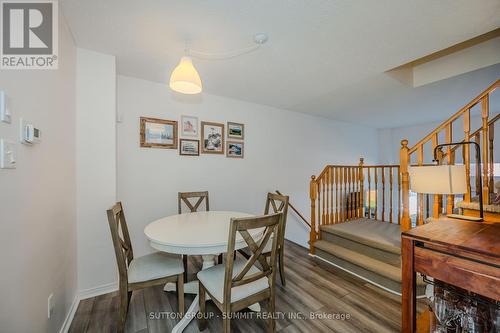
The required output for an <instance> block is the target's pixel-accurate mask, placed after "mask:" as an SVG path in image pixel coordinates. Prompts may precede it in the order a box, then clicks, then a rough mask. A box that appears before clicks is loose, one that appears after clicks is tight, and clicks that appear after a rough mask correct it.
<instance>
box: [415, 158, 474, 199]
mask: <svg viewBox="0 0 500 333" xmlns="http://www.w3.org/2000/svg"><path fill="white" fill-rule="evenodd" d="M408 171H409V173H410V188H411V190H412V191H413V192H416V193H432V194H463V193H465V192H467V179H466V177H465V165H433V166H415V167H410V168H409V169H408Z"/></svg>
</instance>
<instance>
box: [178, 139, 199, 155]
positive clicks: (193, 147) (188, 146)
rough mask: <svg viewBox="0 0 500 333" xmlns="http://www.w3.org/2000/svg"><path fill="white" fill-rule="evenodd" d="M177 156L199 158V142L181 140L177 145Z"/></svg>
mask: <svg viewBox="0 0 500 333" xmlns="http://www.w3.org/2000/svg"><path fill="white" fill-rule="evenodd" d="M179 155H183V156H199V155H200V140H189V139H181V141H180V144H179Z"/></svg>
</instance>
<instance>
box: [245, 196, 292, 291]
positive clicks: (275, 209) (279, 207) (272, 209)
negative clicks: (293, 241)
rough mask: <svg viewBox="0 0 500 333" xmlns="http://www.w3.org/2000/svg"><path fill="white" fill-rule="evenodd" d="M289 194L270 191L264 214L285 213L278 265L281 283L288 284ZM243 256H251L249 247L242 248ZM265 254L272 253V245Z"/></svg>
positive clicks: (279, 243)
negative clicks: (286, 247)
mask: <svg viewBox="0 0 500 333" xmlns="http://www.w3.org/2000/svg"><path fill="white" fill-rule="evenodd" d="M288 200H289V198H288V196H287V195H281V194H275V193H268V194H267V198H266V206H265V208H264V214H266V215H267V214H270V213H283V216H282V221H281V223H280V232H279V238H278V250H277V251H278V252H277V253H278V254H277V255H278V266H279V271H280V278H281V285H283V286H286V280H285V227H286V219H287V216H288ZM238 252H239V253H240V254H241V255H243V257H245V258H249V254H248V249H241V250H239V251H238ZM263 252H264V255H265V256H267V257H269V256H270V255H271V246H270V244H268V246H267V247H266V248H265V249H264V251H263Z"/></svg>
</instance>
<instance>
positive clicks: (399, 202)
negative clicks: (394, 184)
mask: <svg viewBox="0 0 500 333" xmlns="http://www.w3.org/2000/svg"><path fill="white" fill-rule="evenodd" d="M396 171H397V172H398V224H401V172H400V170H399V166H398V167H397V168H396Z"/></svg>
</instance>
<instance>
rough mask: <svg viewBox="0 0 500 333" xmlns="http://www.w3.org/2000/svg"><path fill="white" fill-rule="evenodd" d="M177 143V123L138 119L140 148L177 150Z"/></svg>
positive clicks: (155, 119)
mask: <svg viewBox="0 0 500 333" xmlns="http://www.w3.org/2000/svg"><path fill="white" fill-rule="evenodd" d="M177 141H178V139H177V121H175V120H166V119H158V118H148V117H141V118H140V145H141V147H145V148H164V149H177Z"/></svg>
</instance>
